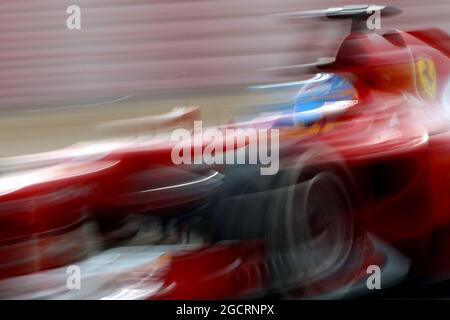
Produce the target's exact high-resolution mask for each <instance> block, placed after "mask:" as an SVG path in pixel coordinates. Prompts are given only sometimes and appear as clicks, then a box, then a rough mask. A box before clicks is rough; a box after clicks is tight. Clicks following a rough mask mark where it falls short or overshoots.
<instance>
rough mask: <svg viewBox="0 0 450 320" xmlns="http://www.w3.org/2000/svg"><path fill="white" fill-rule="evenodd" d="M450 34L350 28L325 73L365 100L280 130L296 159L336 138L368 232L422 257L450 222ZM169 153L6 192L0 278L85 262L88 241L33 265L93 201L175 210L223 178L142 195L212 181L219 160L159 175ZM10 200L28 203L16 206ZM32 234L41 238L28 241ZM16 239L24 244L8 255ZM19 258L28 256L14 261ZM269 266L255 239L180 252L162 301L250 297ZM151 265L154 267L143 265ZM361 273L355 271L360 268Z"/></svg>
mask: <svg viewBox="0 0 450 320" xmlns="http://www.w3.org/2000/svg"><path fill="white" fill-rule="evenodd" d="M449 41H450V39H449V37H448V36H447V35H446V34H443V33H442V32H440V31H421V32H411V33H406V32H401V31H394V32H391V33H388V34H385V35H379V34H376V33H352V34H350V35H349V36H347V37H346V38H345V39H344V41H343V42H342V44H341V46H340V49H339V51H338V54H337V56H336V60H335V62H334V63H332V64H330V65H326V66H322V67H321V68H322V71H324V72H333V73H337V74H340V75H342V76H344V77H346V78H347V79H349V80H350V81H351V82H352V84H353V85H354V87H355V88H356V90H357V91H358V96H359V103H358V105H356V106H355V107H353V108H351V109H350V110H348V111H347V112H346V113H345V114H341V115H338V116H333V118H330V119H324V121H322V124H323V126H322V128H321V129H320V130H319V133H318V134H314V135H309V134H304V129H303V128H287V129H282V130H281V135H280V137H281V142H282V143H283V144H286V145H290V148H289V149H288V151H287V152H289V154H288V155H285V157H284V159H287V158H289V157H288V156H292V155H295V154H296V150H297V149H296V148H297V147H298V150H304V148H305V146H307V145H309V144H311V145H314V144H317V143H321V144H326V145H327V146H329V147H331V149H332V151H333V154H337V155H339V157H341V158H343V159H344V161H345V163H346V165H347V166H348V168H349V170H350V172H351V173H352V176H353V178H354V180H355V181H356V184H357V186H358V191H357V192H358V197H359V198H360V199H361V202H362V203H363V206H362V208H361V212H360V214H362V215H363V221H364V225H365V229H366V230H367V231H368V232H371V233H374V234H376V235H377V236H379V237H380V238H382V239H384V240H385V241H387V242H389V243H391V244H394V245H395V246H397V247H398V248H400V249H401V250H402V251H403V252H404V253H406V254H407V255H409V256H410V257H412V258H414V259H419V258H423V257H424V256H425V255H426V254H427V253H429V245H431V236H432V234H433V232H435V231H436V230H440V229H443V228H445V227H446V226H447V225H448V223H449V222H450V192H449V190H450V143H449V142H450V130H449V129H450V116H449V113H448V111H447V109H446V108H445V103H448V101H444V100H445V99H446V98H445V97H446V95H450V93H449V92H446V90H447V91H448V90H449V89H448V88H449V86H448V84H449V76H450V58H449V55H450V51H449V46H448V44H449ZM430 63H431V64H432V65H434V66H435V67H434V70H435V74H434V78H433V74H431V75H430V74H428V72H431V71H429V70H428V69H427V68H430V67H431V66H430V65H429V64H430ZM429 76H430V77H431V78H428V77H429ZM427 81H429V82H427ZM447 99H448V98H447ZM447 108H450V105H448V106H447ZM234 126H239V124H234ZM171 150H172V145H171V144H170V143H167V140H163V141H161V142H160V143H158V142H156V143H153V142H152V143H151V144H142V145H138V146H137V147H136V145H131V147H130V146H126V147H119V148H113V149H112V150H111V151H109V152H107V153H106V154H103V155H101V156H100V157H99V159H97V160H95V161H90V162H88V164H84V165H85V166H88V167H90V169H88V170H85V171H83V173H82V174H80V175H76V176H75V177H67V178H66V177H65V176H64V175H62V176H58V179H44V180H39V181H36V182H33V183H29V184H26V185H25V186H23V187H22V188H19V189H17V190H11V191H10V192H8V193H3V194H1V195H0V210H2V212H1V215H0V250H2V251H5V250H6V252H7V253H6V254H0V277H1V278H5V277H10V276H12V275H20V274H24V273H29V272H33V271H39V270H43V269H46V268H52V267H56V266H62V265H66V264H68V263H71V262H73V261H76V260H77V259H79V258H80V257H81V256H82V254H83V248H84V246H83V243H82V241H80V242H76V244H74V247H76V248H70V249H67V250H70V251H67V252H70V254H67V252H66V254H65V255H59V254H56V255H55V254H37V255H35V256H33V257H34V258H32V259H29V260H25V261H24V260H23V258H24V257H25V256H28V252H32V251H36V252H39V253H41V252H42V251H45V250H46V244H45V243H46V242H53V241H55V240H54V237H57V235H53V233H52V232H53V230H60V231H61V233H63V234H64V233H65V232H67V231H66V229H67V230H68V228H70V230H73V229H76V226H78V223H79V222H80V221H82V219H83V218H84V215H83V210H84V209H85V207H86V206H88V207H89V208H91V209H92V208H94V209H93V212H94V215H99V216H108V215H111V216H114V215H118V216H121V215H127V214H130V213H146V212H149V211H151V210H154V212H163V213H165V212H166V211H171V210H169V209H173V208H180V207H185V206H187V205H191V204H192V205H194V204H196V203H197V202H201V201H203V200H204V199H205V197H206V196H207V195H208V193H209V191H211V188H215V187H216V186H217V185H216V184H212V185H206V187H205V188H195V189H194V191H192V190H190V189H182V188H181V189H180V190H172V189H170V190H168V191H167V189H162V192H154V193H152V196H147V195H144V196H142V193H141V192H142V191H143V190H150V189H158V188H164V186H170V185H172V186H173V185H183V183H184V182H186V181H192V180H195V176H197V177H200V178H201V179H199V181H203V179H202V178H204V177H208V174H209V173H210V170H211V168H210V167H208V168H204V167H203V168H201V169H199V171H198V172H193V171H192V170H191V169H184V168H175V169H174V170H175V171H174V174H168V171H166V170H162V169H161V170H159V169H160V168H167V167H171V168H174V167H176V166H174V165H173V164H172V163H171V160H170V152H171ZM299 152H300V151H299ZM149 159H151V162H149ZM101 164H105V165H103V166H102V165H101ZM106 164H107V165H106ZM78 165H79V164H75V165H74V167H75V168H76V167H77V166H78ZM80 166H82V165H80ZM32 170H36V172H37V171H38V170H40V169H32ZM49 170H55V169H49ZM33 172H35V171H33ZM159 173H163V174H162V175H161V176H159ZM164 174H166V176H164ZM137 177H139V178H137ZM143 177H144V178H143ZM145 177H147V178H145ZM214 181H215V180H214ZM210 182H211V181H210ZM78 184H81V185H83V186H88V188H87V189H86V190H87V191H86V192H81V193H71V194H73V195H74V196H73V197H63V201H62V202H59V201H58V199H59V198H58V197H57V196H55V197H50V198H49V201H50V203H45V206H39V205H38V202H39V201H38V200H39V199H40V198H41V197H46V196H47V195H49V194H50V193H51V192H54V191H55V190H58V191H59V192H63V191H64V190H65V188H66V186H68V187H69V186H70V188H74V187H75V186H76V185H78ZM30 197H31V200H30V199H29V198H30ZM11 201H14V202H17V203H19V204H20V205H19V206H18V207H17V206H14V209H10V207H9V203H10V202H11ZM4 208H5V209H4ZM166 209H167V210H166ZM11 210H12V211H11ZM72 226H73V227H72ZM72 228H73V229H72ZM30 239H33V241H32V242H28V241H31V240H30ZM56 243H57V242H56ZM11 244H14V245H17V246H22V245H23V246H24V247H25V249H21V251H20V252H16V251H14V250H9V249H8V248H12V247H11ZM369 251H370V250H369ZM369 256H370V254H369ZM15 260H17V261H22V263H19V264H14V265H13V267H11V262H12V261H15ZM381 260H382V259H381ZM265 261H266V259H265V250H264V248H263V247H262V246H261V245H260V244H255V243H248V244H246V243H241V244H238V245H225V246H218V247H214V246H213V247H211V248H206V249H201V250H196V251H192V252H189V253H186V254H184V255H181V256H175V257H173V258H172V260H171V262H170V263H169V264H168V265H166V266H165V269H164V270H165V271H164V273H163V276H161V275H160V277H162V279H164V281H163V282H164V287H163V288H162V289H161V290H159V291H158V292H157V293H156V294H155V295H153V296H152V298H161V299H165V298H171V299H177V298H190V299H195V298H208V299H215V298H235V297H239V296H242V295H248V294H252V293H255V292H258V291H260V290H262V289H264V287H266V286H267V284H268V282H269V278H270V270H269V269H268V267H267V265H266V262H265ZM141 272H143V273H144V274H145V268H144V269H143V271H142V270H141ZM359 272H360V270H359V269H358V270H355V274H359ZM144 274H142V276H143V277H144ZM255 275H257V276H255Z"/></svg>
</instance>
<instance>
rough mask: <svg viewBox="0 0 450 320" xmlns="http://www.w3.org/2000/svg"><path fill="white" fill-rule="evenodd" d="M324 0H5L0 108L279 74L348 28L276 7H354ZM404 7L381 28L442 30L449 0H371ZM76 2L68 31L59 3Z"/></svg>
mask: <svg viewBox="0 0 450 320" xmlns="http://www.w3.org/2000/svg"><path fill="white" fill-rule="evenodd" d="M358 3H360V1H353V0H349V1H332V0H314V1H313V0H69V1H68V0H39V1H36V0H4V1H2V2H1V4H0V8H1V9H0V26H1V32H0V44H1V50H0V109H5V108H7V109H10V108H33V107H40V108H42V107H49V108H51V107H52V106H61V105H63V106H64V105H70V104H73V103H93V104H94V105H95V104H96V103H97V102H99V101H103V100H104V99H113V100H114V99H121V98H123V97H128V96H131V95H132V96H133V97H135V98H136V97H142V98H143V99H152V97H153V96H157V95H158V96H159V95H167V96H169V97H170V96H171V95H176V94H177V93H179V94H181V95H183V92H191V91H195V90H200V91H201V90H217V89H226V88H232V87H241V86H246V85H248V84H252V83H257V82H258V83H259V82H267V81H278V80H280V79H278V78H276V77H275V78H276V79H275V78H274V75H273V74H270V73H268V72H265V71H263V70H262V69H264V68H270V67H280V66H285V65H289V64H298V63H309V62H313V61H315V60H316V58H317V57H323V56H325V57H326V56H332V55H333V53H334V50H335V49H336V46H337V40H338V39H339V37H340V36H341V35H343V34H344V32H345V31H346V30H347V27H346V25H345V24H344V23H342V22H339V23H336V22H317V21H306V22H305V23H302V24H301V25H293V24H290V23H286V21H284V20H283V19H280V18H277V17H274V16H272V14H274V13H282V12H290V11H300V10H310V9H319V8H327V7H330V6H340V5H343V4H358ZM372 3H376V4H391V5H396V6H399V7H400V8H402V9H403V11H404V13H403V14H402V15H400V16H397V17H394V18H391V19H384V20H383V21H382V26H383V28H392V27H395V28H400V29H415V28H420V27H430V26H433V27H440V28H442V29H444V30H446V31H447V32H448V31H450V20H449V19H448V15H449V12H450V1H449V0H429V1H423V0H398V1H376V0H374V1H372ZM71 4H76V5H78V6H80V7H81V26H82V29H81V30H79V31H78V30H68V29H67V28H66V25H65V22H66V18H67V17H68V14H66V8H67V6H69V5H71Z"/></svg>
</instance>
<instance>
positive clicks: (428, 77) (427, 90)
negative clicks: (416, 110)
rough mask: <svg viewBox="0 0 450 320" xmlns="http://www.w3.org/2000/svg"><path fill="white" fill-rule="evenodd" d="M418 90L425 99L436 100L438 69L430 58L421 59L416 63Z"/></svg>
mask: <svg viewBox="0 0 450 320" xmlns="http://www.w3.org/2000/svg"><path fill="white" fill-rule="evenodd" d="M416 73H417V85H418V90H419V91H420V93H421V94H422V95H424V98H435V97H436V93H437V81H436V67H435V66H434V62H433V60H431V59H430V58H424V57H422V58H420V59H419V60H417V62H416Z"/></svg>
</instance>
